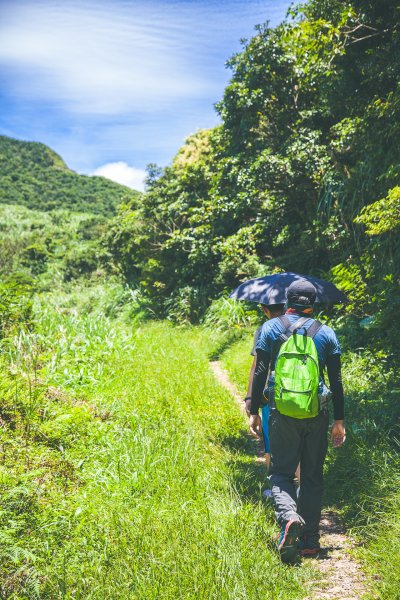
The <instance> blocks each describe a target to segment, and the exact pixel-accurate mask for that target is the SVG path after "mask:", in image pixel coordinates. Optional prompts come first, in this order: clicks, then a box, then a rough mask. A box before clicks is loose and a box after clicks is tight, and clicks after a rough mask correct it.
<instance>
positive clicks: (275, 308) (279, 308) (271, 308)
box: [261, 303, 285, 313]
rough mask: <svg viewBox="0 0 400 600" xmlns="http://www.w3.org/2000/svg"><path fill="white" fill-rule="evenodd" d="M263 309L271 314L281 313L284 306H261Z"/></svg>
mask: <svg viewBox="0 0 400 600" xmlns="http://www.w3.org/2000/svg"><path fill="white" fill-rule="evenodd" d="M261 306H262V307H263V308H267V309H268V310H269V311H271V312H272V313H277V312H282V311H283V309H284V307H285V305H284V304H283V303H282V304H261Z"/></svg>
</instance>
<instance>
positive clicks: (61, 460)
mask: <svg viewBox="0 0 400 600" xmlns="http://www.w3.org/2000/svg"><path fill="white" fill-rule="evenodd" d="M77 300H78V298H75V299H74V302H73V303H71V298H68V297H66V296H65V297H62V296H61V295H60V296H59V297H58V300H57V301H56V300H55V299H53V300H52V299H51V298H49V297H47V298H46V299H45V300H43V301H42V304H41V305H40V306H37V307H36V315H37V327H36V330H35V332H34V333H30V334H20V337H19V338H18V339H16V340H15V342H16V343H15V346H13V347H9V354H8V355H7V356H6V355H5V354H4V355H3V361H5V363H4V364H6V365H11V366H12V369H10V368H8V367H7V369H8V372H9V375H7V377H8V379H7V381H11V380H12V381H14V382H17V384H18V386H19V388H18V389H19V391H18V398H17V399H15V398H16V397H15V393H14V392H15V389H14V392H12V391H10V392H9V405H10V411H11V413H12V411H13V410H14V412H15V415H17V416H16V418H15V424H14V425H13V426H12V427H14V429H13V428H12V427H11V424H12V423H11V421H12V419H11V417H9V425H10V426H9V427H8V428H7V431H6V433H5V434H4V435H5V438H4V439H5V440H6V442H5V443H6V446H7V444H11V445H12V447H13V452H14V455H17V456H18V458H19V460H18V461H17V464H13V463H12V451H10V452H8V451H7V452H8V453H7V459H6V461H5V462H3V477H2V480H1V481H2V491H3V501H4V502H3V512H2V516H3V519H2V520H1V521H0V537H1V539H2V540H3V542H4V543H3V546H2V548H3V550H2V552H1V553H0V569H1V574H2V587H1V594H2V596H3V597H7V598H13V599H14V598H15V599H16V598H51V599H56V598H85V599H86V598H90V599H91V598H93V599H99V600H104V599H105V598H112V599H120V598H121V599H131V598H140V599H141V598H143V599H146V600H147V599H153V598H154V599H156V598H157V599H158V598H166V599H169V598H171V599H175V598H185V599H186V598H215V599H218V600H219V599H221V598H222V599H223V598H235V599H236V598H238V599H240V598H243V599H244V598H246V599H247V598H259V597H260V596H264V597H267V598H271V599H274V598H276V599H278V598H282V599H283V598H284V599H289V600H290V599H291V598H292V599H299V598H301V597H303V596H304V595H306V591H305V589H304V585H303V584H304V581H305V580H306V579H307V578H308V577H309V576H310V572H309V567H305V568H303V569H299V570H294V571H292V570H290V569H288V568H287V567H285V566H283V565H282V564H281V563H280V561H279V560H278V558H277V556H276V553H275V550H274V542H273V536H274V534H275V533H276V530H275V525H274V519H273V515H272V511H271V509H269V508H267V507H265V506H264V505H263V504H262V501H261V489H260V486H261V485H262V478H263V477H265V473H263V472H262V471H259V467H258V466H257V465H256V463H254V461H253V460H252V458H251V457H250V456H249V454H248V448H247V446H246V437H245V436H244V429H245V422H244V420H243V417H242V416H241V414H240V412H239V411H238V409H237V407H236V406H235V405H234V403H233V402H232V399H231V398H230V396H229V394H228V393H227V392H226V391H225V390H224V389H223V388H221V387H220V386H219V385H218V384H217V382H216V381H215V379H214V378H213V375H212V373H211V371H210V370H209V367H208V359H207V356H208V354H210V352H211V351H212V345H213V344H214V343H215V339H213V337H212V335H211V334H207V333H206V332H205V331H204V330H199V329H194V328H179V329H178V328H174V327H173V326H172V325H168V324H166V323H153V324H147V325H142V326H140V327H139V328H138V327H135V328H133V327H131V326H130V324H129V322H127V321H126V319H125V320H124V319H123V318H119V319H115V318H114V317H111V316H107V314H105V312H104V311H103V310H102V309H101V308H100V304H99V306H98V307H97V308H96V307H95V308H94V309H93V310H92V311H91V312H90V313H88V312H85V311H83V312H81V306H82V304H84V303H85V302H84V301H82V302H77ZM83 300H84V299H83ZM11 371H12V372H11ZM1 381H2V382H3V385H4V386H5V387H7V385H6V384H7V382H6V381H5V380H4V379H2V380H1ZM29 381H31V383H32V385H33V386H34V387H35V390H36V391H35V396H33V397H32V402H33V404H32V406H31V415H30V417H29V418H30V428H29V431H27V429H26V427H25V425H24V423H25V420H26V415H25V412H24V411H25V410H26V408H25V407H26V406H27V405H28V404H29V402H31V400H30V397H29V393H30V392H29V389H30V386H31V384H30V383H29ZM18 386H17V387H18ZM14 387H15V386H14ZM31 387H32V386H31ZM7 389H8V388H7ZM10 390H11V388H10ZM13 394H14V395H13ZM13 403H14V404H13ZM5 416H6V417H7V415H5ZM7 418H8V417H7ZM17 421H18V423H17ZM19 423H20V425H19ZM0 451H1V447H0ZM24 453H25V454H24ZM10 522H13V523H14V525H13V526H12V527H10Z"/></svg>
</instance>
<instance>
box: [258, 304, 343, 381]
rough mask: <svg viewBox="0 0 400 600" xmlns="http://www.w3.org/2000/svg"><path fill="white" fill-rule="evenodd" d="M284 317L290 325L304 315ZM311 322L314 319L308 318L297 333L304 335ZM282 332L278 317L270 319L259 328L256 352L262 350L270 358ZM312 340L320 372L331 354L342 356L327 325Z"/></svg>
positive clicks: (287, 314)
mask: <svg viewBox="0 0 400 600" xmlns="http://www.w3.org/2000/svg"><path fill="white" fill-rule="evenodd" d="M285 316H286V317H287V318H288V319H289V321H290V322H291V323H294V322H295V321H297V319H300V318H301V317H302V316H305V315H298V314H290V313H286V315H285ZM313 322H314V319H313V318H312V317H310V319H309V321H306V323H304V326H303V327H301V328H300V329H299V333H300V334H302V333H304V331H305V330H306V329H308V328H309V327H310V326H311V325H312V323H313ZM284 330H285V327H284V325H283V323H282V321H281V320H280V319H279V317H276V318H275V319H271V320H270V321H267V322H266V323H264V325H263V326H262V328H261V332H260V335H259V337H258V342H257V345H256V350H264V351H265V352H267V353H268V354H269V356H270V357H271V353H272V349H273V346H274V343H275V341H276V340H277V339H278V337H279V336H280V334H281V333H283V332H284ZM313 339H314V343H315V347H316V349H317V353H318V360H319V364H320V369H321V371H322V370H323V369H324V367H325V365H326V360H327V358H328V356H331V355H332V354H342V352H341V349H340V344H339V341H338V339H337V337H336V334H335V332H334V331H333V329H331V328H330V327H328V325H322V327H321V328H320V329H319V331H318V332H317V334H316V335H315V336H314V338H313ZM274 366H275V365H271V367H272V368H273V367H274Z"/></svg>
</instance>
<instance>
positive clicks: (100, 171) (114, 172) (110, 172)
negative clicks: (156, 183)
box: [91, 161, 146, 192]
mask: <svg viewBox="0 0 400 600" xmlns="http://www.w3.org/2000/svg"><path fill="white" fill-rule="evenodd" d="M91 175H100V176H101V177H106V178H107V179H111V180H112V181H116V182H117V183H121V184H122V185H126V186H127V187H130V188H132V189H133V190H138V191H140V192H143V191H144V180H145V177H146V171H144V170H143V169H136V168H135V167H130V166H129V165H128V164H127V163H126V162H123V161H119V162H114V163H108V164H106V165H103V166H101V167H98V168H97V169H96V170H95V171H93V173H91Z"/></svg>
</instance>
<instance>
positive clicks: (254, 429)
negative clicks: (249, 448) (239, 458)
mask: <svg viewBox="0 0 400 600" xmlns="http://www.w3.org/2000/svg"><path fill="white" fill-rule="evenodd" d="M249 427H250V433H251V435H254V437H257V438H259V437H261V417H260V415H250V418H249Z"/></svg>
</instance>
